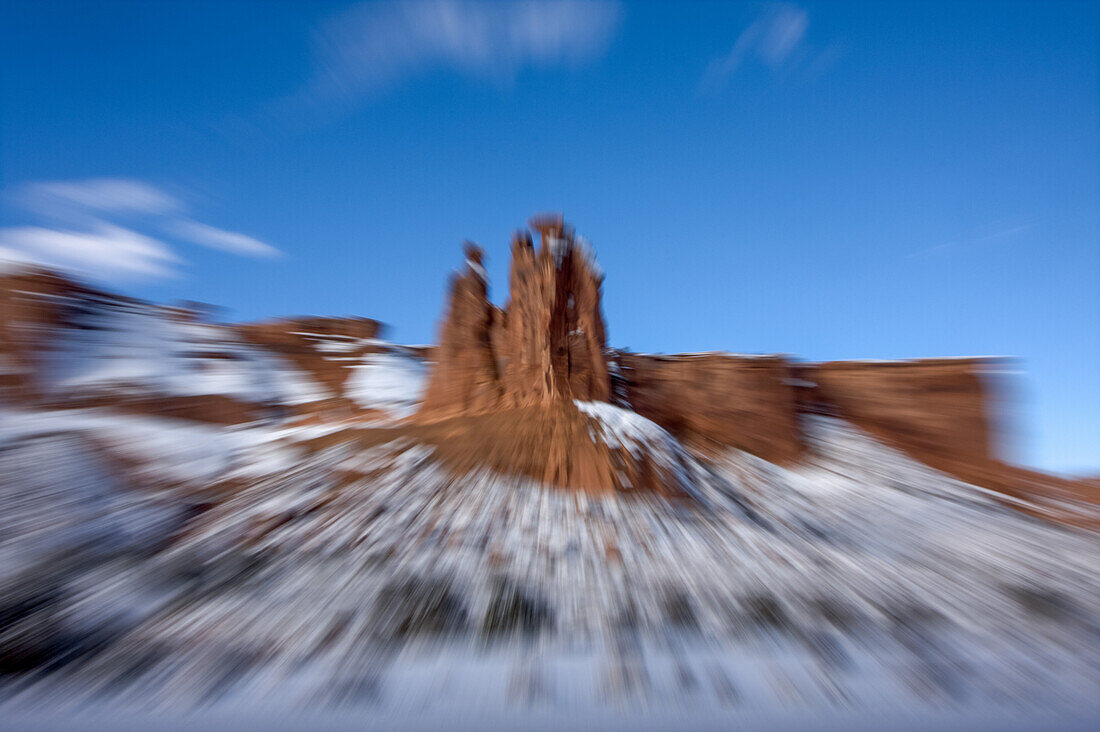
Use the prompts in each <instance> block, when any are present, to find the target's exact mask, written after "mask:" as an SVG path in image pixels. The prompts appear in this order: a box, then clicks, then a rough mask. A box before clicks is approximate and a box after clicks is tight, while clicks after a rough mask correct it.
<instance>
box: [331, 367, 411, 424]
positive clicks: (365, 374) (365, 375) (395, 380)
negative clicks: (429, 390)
mask: <svg viewBox="0 0 1100 732" xmlns="http://www.w3.org/2000/svg"><path fill="white" fill-rule="evenodd" d="M427 378H428V367H427V365H426V364H425V363H424V362H423V361H421V360H420V359H418V358H414V357H412V356H408V355H405V354H403V353H399V352H389V353H368V354H366V355H365V356H363V359H362V361H361V363H359V364H358V365H356V366H353V367H352V374H351V376H349V377H348V380H347V381H346V382H345V383H344V392H345V393H346V394H347V396H348V398H350V399H351V400H353V401H354V402H355V403H356V404H358V405H359V406H360V407H366V408H373V409H383V410H385V411H387V412H390V413H391V414H393V415H394V416H395V417H407V416H409V415H411V414H413V413H414V412H415V411H416V408H417V407H418V406H419V404H420V402H421V400H422V399H423V394H424V389H425V388H426V387H427Z"/></svg>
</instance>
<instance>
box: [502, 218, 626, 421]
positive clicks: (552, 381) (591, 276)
mask: <svg viewBox="0 0 1100 732" xmlns="http://www.w3.org/2000/svg"><path fill="white" fill-rule="evenodd" d="M531 224H532V226H533V227H534V228H536V229H537V230H538V231H539V233H540V235H541V237H542V243H541V246H540V248H539V249H538V251H536V250H535V249H534V247H533V246H532V244H531V239H530V236H528V235H526V233H524V234H519V235H517V236H515V237H513V240H512V267H511V274H510V278H509V302H508V305H507V306H506V307H505V313H506V316H505V323H504V325H503V327H502V329H501V330H502V332H501V334H500V337H499V345H498V351H499V355H498V358H499V359H500V362H501V364H502V368H501V374H502V379H503V383H504V393H505V402H506V403H507V404H508V405H510V406H530V405H535V404H549V403H553V402H558V401H571V400H573V399H579V400H581V401H608V400H609V399H610V398H611V381H610V377H609V374H608V370H607V360H606V356H605V353H604V351H605V348H606V341H607V334H606V330H605V328H604V322H603V314H602V313H601V310H600V290H601V287H602V284H603V275H602V274H601V273H600V272H599V271H598V269H597V268H596V266H595V262H594V260H593V259H592V257H591V254H590V253H589V251H588V249H587V246H586V245H584V243H583V242H578V241H577V240H576V238H575V237H574V234H573V231H572V228H571V227H569V226H567V225H566V224H565V223H564V222H563V221H562V220H561V219H560V217H558V218H554V217H542V218H536V219H532V221H531Z"/></svg>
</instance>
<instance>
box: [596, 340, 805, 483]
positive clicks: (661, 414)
mask: <svg viewBox="0 0 1100 732" xmlns="http://www.w3.org/2000/svg"><path fill="white" fill-rule="evenodd" d="M616 363H617V365H618V367H619V372H620V374H621V376H622V379H621V385H622V389H621V397H622V399H623V400H624V401H625V402H626V404H627V405H629V408H630V409H632V410H634V411H635V412H637V413H638V414H640V415H642V416H643V417H646V418H648V419H651V420H653V421H654V422H656V423H657V424H659V425H661V426H662V427H664V428H665V429H666V430H668V431H669V432H671V433H672V434H673V435H675V436H676V437H677V438H679V439H680V440H681V441H683V442H685V443H686V444H688V445H690V446H692V447H695V448H697V449H701V450H704V451H706V452H716V451H720V450H722V449H725V448H731V447H732V448H736V449H738V450H744V451H745V452H749V453H752V454H754V455H757V456H759V457H762V458H764V459H765V460H769V461H771V462H775V463H780V464H786V463H791V462H794V461H796V460H797V459H798V458H799V457H800V456H801V454H802V451H803V444H802V438H801V433H800V429H799V424H798V410H797V395H796V387H795V385H794V384H795V382H794V381H793V380H792V378H791V363H790V361H789V360H787V359H786V358H784V357H782V356H738V355H734V354H727V353H700V354H685V355H677V356H656V355H647V354H636V353H627V352H620V353H618V354H617V355H616Z"/></svg>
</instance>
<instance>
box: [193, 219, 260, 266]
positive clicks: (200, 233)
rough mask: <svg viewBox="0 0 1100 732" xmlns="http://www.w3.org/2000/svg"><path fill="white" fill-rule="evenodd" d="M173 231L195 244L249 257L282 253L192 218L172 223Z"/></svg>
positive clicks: (241, 235) (234, 232) (250, 238)
mask: <svg viewBox="0 0 1100 732" xmlns="http://www.w3.org/2000/svg"><path fill="white" fill-rule="evenodd" d="M172 231H174V232H175V234H176V235H177V236H179V237H182V238H184V239H186V240H187V241H190V242H192V243H194V244H200V245H202V246H204V247H210V248H211V249H221V250H222V251H223V252H230V253H231V254H241V255H244V256H247V257H276V256H279V255H280V254H282V252H280V251H279V250H278V249H276V248H275V247H273V246H271V245H270V244H267V243H266V242H262V241H260V240H259V239H255V238H253V237H251V236H248V235H246V234H240V233H237V232H236V231H226V230H225V229H219V228H217V227H214V226H210V225H209V224H204V223H201V222H199V221H193V220H191V219H181V220H179V221H176V222H175V223H174V224H173V225H172Z"/></svg>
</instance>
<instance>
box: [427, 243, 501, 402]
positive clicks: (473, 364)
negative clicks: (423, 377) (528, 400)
mask: <svg viewBox="0 0 1100 732" xmlns="http://www.w3.org/2000/svg"><path fill="white" fill-rule="evenodd" d="M482 257H483V254H482V251H481V249H479V248H478V247H477V246H475V245H473V244H467V245H466V266H465V268H464V269H463V270H462V272H460V273H457V274H456V275H454V276H453V277H452V278H451V286H450V296H449V298H448V305H447V313H446V315H445V316H444V318H443V323H442V325H441V327H440V332H439V346H438V347H437V348H436V349H435V353H434V356H435V367H434V369H433V370H432V378H431V381H430V382H429V384H428V392H427V395H426V396H425V398H424V404H423V405H422V406H421V408H420V411H419V416H420V417H421V418H429V419H431V418H440V417H451V416H456V415H460V414H480V413H484V412H486V411H491V410H494V409H497V408H499V407H500V404H501V395H502V390H501V384H500V376H499V374H498V373H497V362H496V359H495V357H494V355H493V347H492V341H491V337H490V330H491V328H492V325H493V319H494V309H493V306H492V305H491V304H490V303H489V297H488V283H487V282H486V277H485V269H484V268H483V266H482Z"/></svg>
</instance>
